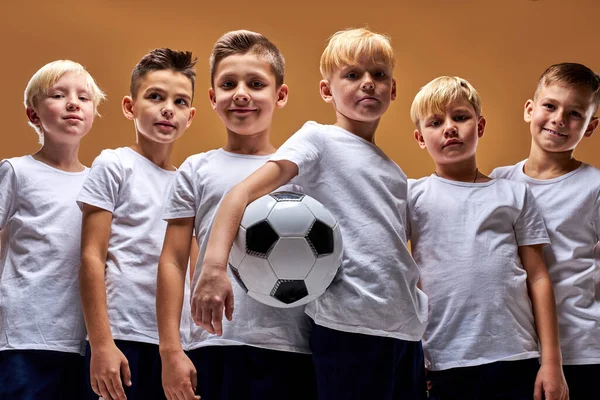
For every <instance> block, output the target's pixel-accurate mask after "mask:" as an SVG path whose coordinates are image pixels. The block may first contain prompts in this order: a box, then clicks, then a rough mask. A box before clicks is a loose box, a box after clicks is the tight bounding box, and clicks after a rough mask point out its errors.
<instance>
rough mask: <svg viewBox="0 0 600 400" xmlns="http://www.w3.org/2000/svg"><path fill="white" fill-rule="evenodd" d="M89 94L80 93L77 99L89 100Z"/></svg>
mask: <svg viewBox="0 0 600 400" xmlns="http://www.w3.org/2000/svg"><path fill="white" fill-rule="evenodd" d="M90 99H91V96H89V95H87V94H82V95H80V96H79V100H81V101H90Z"/></svg>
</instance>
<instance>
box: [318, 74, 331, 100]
mask: <svg viewBox="0 0 600 400" xmlns="http://www.w3.org/2000/svg"><path fill="white" fill-rule="evenodd" d="M319 92H320V93H321V98H323V100H325V103H333V95H332V94H331V86H330V84H329V81H328V80H327V79H323V80H321V82H319Z"/></svg>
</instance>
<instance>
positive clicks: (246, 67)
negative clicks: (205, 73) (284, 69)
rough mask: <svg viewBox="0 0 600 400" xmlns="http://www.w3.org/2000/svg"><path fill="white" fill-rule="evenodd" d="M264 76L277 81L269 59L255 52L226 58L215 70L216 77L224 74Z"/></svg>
mask: <svg viewBox="0 0 600 400" xmlns="http://www.w3.org/2000/svg"><path fill="white" fill-rule="evenodd" d="M251 73H255V74H263V75H268V76H272V77H273V79H275V74H274V72H273V68H272V66H271V64H270V63H269V61H268V60H267V58H266V57H265V56H262V55H260V54H257V53H254V52H248V53H245V54H232V55H230V56H227V57H224V58H223V59H222V60H221V61H219V64H218V65H217V68H216V70H215V76H220V75H223V74H236V75H239V74H251Z"/></svg>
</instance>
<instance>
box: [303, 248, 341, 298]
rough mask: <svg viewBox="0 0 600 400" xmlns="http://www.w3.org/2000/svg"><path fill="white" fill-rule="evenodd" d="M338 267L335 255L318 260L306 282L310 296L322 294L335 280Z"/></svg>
mask: <svg viewBox="0 0 600 400" xmlns="http://www.w3.org/2000/svg"><path fill="white" fill-rule="evenodd" d="M336 266H337V267H336ZM338 267H339V264H336V260H335V256H334V255H333V254H330V255H328V256H325V257H321V258H319V259H317V261H316V262H315V265H313V267H312V269H311V270H310V272H309V273H308V276H307V277H306V279H305V280H304V283H305V284H306V289H307V290H308V293H309V295H319V294H322V293H323V292H324V291H325V289H327V287H328V286H329V284H330V283H331V281H333V278H335V274H336V273H337V270H338Z"/></svg>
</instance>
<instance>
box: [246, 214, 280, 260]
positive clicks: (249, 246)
mask: <svg viewBox="0 0 600 400" xmlns="http://www.w3.org/2000/svg"><path fill="white" fill-rule="evenodd" d="M278 240H279V235H277V232H275V231H274V230H273V228H272V227H271V224H269V222H268V221H260V222H258V223H256V224H254V225H252V226H250V227H248V228H247V229H246V253H247V254H251V255H253V256H256V257H262V258H267V257H268V256H269V253H270V252H271V250H272V249H273V247H275V243H277V241H278Z"/></svg>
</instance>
